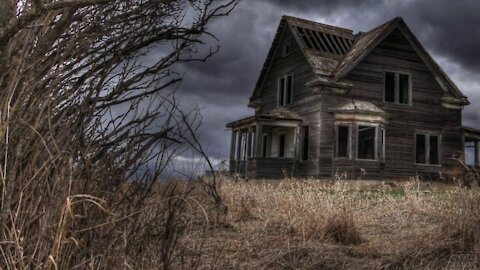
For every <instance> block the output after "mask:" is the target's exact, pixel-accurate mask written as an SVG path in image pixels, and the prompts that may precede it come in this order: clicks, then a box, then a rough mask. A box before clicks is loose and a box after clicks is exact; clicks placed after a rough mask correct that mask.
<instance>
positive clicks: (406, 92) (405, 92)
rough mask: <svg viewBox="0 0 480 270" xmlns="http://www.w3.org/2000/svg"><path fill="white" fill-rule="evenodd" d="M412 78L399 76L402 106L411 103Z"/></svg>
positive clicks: (404, 75)
mask: <svg viewBox="0 0 480 270" xmlns="http://www.w3.org/2000/svg"><path fill="white" fill-rule="evenodd" d="M409 78H410V76H408V75H406V74H400V75H399V85H398V87H399V89H398V90H399V100H398V102H399V103H401V104H408V103H410V79H409Z"/></svg>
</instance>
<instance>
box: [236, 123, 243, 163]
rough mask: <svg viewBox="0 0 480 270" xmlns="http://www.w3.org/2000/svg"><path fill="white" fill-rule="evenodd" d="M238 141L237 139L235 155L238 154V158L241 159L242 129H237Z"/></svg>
mask: <svg viewBox="0 0 480 270" xmlns="http://www.w3.org/2000/svg"><path fill="white" fill-rule="evenodd" d="M236 137H237V138H236V141H237V146H236V149H237V150H236V151H235V153H236V154H235V156H236V160H240V158H241V156H242V153H241V152H242V151H241V150H242V131H241V130H238V131H237V136H236Z"/></svg>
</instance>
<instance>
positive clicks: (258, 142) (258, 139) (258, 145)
mask: <svg viewBox="0 0 480 270" xmlns="http://www.w3.org/2000/svg"><path fill="white" fill-rule="evenodd" d="M262 148H263V125H262V124H260V123H257V132H256V133H255V156H254V157H256V158H259V157H262Z"/></svg>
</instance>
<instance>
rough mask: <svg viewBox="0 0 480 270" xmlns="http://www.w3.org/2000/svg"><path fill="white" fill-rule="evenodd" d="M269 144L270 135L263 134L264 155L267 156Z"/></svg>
mask: <svg viewBox="0 0 480 270" xmlns="http://www.w3.org/2000/svg"><path fill="white" fill-rule="evenodd" d="M267 146H268V135H267V134H263V141H262V157H264V158H266V157H267Z"/></svg>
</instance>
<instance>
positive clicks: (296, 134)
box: [293, 125, 300, 159]
mask: <svg viewBox="0 0 480 270" xmlns="http://www.w3.org/2000/svg"><path fill="white" fill-rule="evenodd" d="M299 137H300V125H297V127H296V128H295V137H294V140H293V143H294V146H295V159H300V157H299V153H300V149H299V147H300V145H299Z"/></svg>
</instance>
